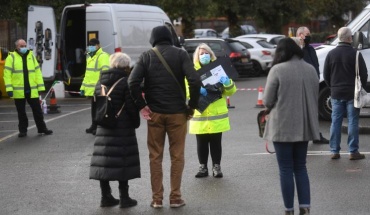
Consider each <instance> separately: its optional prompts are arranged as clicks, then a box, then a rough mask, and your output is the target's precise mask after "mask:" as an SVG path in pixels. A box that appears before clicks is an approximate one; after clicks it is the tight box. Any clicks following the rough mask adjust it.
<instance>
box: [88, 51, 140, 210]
mask: <svg viewBox="0 0 370 215" xmlns="http://www.w3.org/2000/svg"><path fill="white" fill-rule="evenodd" d="M130 61H131V59H130V57H129V56H128V55H126V54H123V53H114V54H112V55H111V56H110V67H111V69H109V71H107V72H103V73H102V74H101V78H100V81H99V82H98V83H97V85H96V88H95V95H100V93H101V84H102V85H105V86H106V87H107V89H110V87H111V86H112V85H113V84H114V83H115V82H116V81H117V80H119V79H120V78H123V79H122V80H121V81H120V82H119V83H118V84H117V85H116V87H115V88H114V90H113V91H112V93H111V94H110V97H111V99H112V104H113V106H114V109H115V110H117V112H118V111H119V110H120V109H121V108H122V106H123V105H124V106H123V110H122V112H121V114H120V115H119V118H118V123H117V126H116V127H115V128H104V127H102V126H98V128H97V132H96V137H95V143H94V152H93V155H92V158H91V164H90V179H95V180H99V181H100V188H101V195H102V197H101V204H100V206H101V207H110V206H115V205H118V204H120V207H121V208H126V207H131V206H135V205H137V201H136V200H134V199H131V198H130V197H129V194H128V188H129V186H128V180H130V179H134V178H140V177H141V175H140V159H139V148H138V144H137V138H136V131H135V129H136V128H138V127H139V126H140V116H139V110H138V109H137V107H136V105H135V103H134V101H133V100H132V98H131V96H130V92H129V89H128V85H127V78H128V76H129V73H130V67H129V65H130ZM109 181H118V182H119V187H118V188H119V193H120V200H118V199H115V198H114V197H113V196H112V194H111V188H110V185H109Z"/></svg>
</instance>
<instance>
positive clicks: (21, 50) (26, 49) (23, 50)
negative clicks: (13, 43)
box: [19, 47, 28, 54]
mask: <svg viewBox="0 0 370 215" xmlns="http://www.w3.org/2000/svg"><path fill="white" fill-rule="evenodd" d="M27 51H28V48H26V47H22V48H20V49H19V52H20V53H22V54H24V53H26V52H27Z"/></svg>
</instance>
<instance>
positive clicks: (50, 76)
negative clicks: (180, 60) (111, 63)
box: [27, 3, 180, 95]
mask: <svg viewBox="0 0 370 215" xmlns="http://www.w3.org/2000/svg"><path fill="white" fill-rule="evenodd" d="M27 24H28V31H27V43H28V45H29V48H30V49H33V51H34V54H35V56H36V58H37V59H38V61H39V63H40V66H41V70H42V73H43V77H44V80H45V83H46V84H49V85H50V83H53V81H54V80H63V81H64V83H65V89H66V90H68V91H79V88H80V86H81V83H82V80H83V77H84V74H85V68H86V46H87V43H88V41H89V39H91V38H98V39H99V41H100V45H101V46H102V48H103V50H104V51H105V52H107V53H110V54H112V53H114V52H124V53H127V54H128V55H129V56H130V57H131V59H132V65H131V66H133V65H134V64H135V62H136V61H137V60H138V57H139V56H140V54H141V53H142V52H144V51H146V50H148V49H150V48H151V45H150V43H149V38H150V34H151V31H152V29H153V28H154V27H156V26H159V25H166V26H168V27H169V29H170V31H171V32H172V34H173V41H174V44H175V45H176V46H178V47H180V43H179V39H178V37H177V35H176V32H175V30H174V28H173V26H172V24H171V21H170V19H169V18H168V16H167V15H166V13H165V12H164V11H163V10H162V9H160V8H159V7H156V6H148V5H138V4H104V3H101V4H78V5H68V6H66V7H65V8H64V10H63V13H62V16H61V20H60V26H59V32H58V33H57V32H56V21H55V16H54V11H53V9H52V8H51V7H44V6H35V5H31V6H29V8H28V23H27ZM71 95H73V94H71ZM77 95H78V94H77Z"/></svg>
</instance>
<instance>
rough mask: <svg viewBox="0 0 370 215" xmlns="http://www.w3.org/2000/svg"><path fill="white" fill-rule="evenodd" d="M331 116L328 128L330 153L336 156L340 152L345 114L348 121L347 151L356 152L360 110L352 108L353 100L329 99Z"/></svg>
mask: <svg viewBox="0 0 370 215" xmlns="http://www.w3.org/2000/svg"><path fill="white" fill-rule="evenodd" d="M331 106H332V110H333V111H332V114H331V127H330V142H329V144H330V151H331V152H332V153H336V154H338V153H339V151H340V149H341V148H340V141H341V128H342V122H343V118H344V116H345V114H346V113H347V119H348V131H347V132H348V150H349V152H350V153H357V152H358V134H359V133H358V132H359V131H358V120H359V114H360V109H359V108H355V107H354V106H353V100H349V101H347V100H340V99H331Z"/></svg>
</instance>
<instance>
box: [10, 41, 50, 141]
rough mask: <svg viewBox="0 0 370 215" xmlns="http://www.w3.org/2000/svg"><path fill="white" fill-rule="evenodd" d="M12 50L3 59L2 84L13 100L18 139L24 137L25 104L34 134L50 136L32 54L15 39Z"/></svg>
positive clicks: (40, 86)
mask: <svg viewBox="0 0 370 215" xmlns="http://www.w3.org/2000/svg"><path fill="white" fill-rule="evenodd" d="M15 47H16V49H15V51H14V52H10V53H9V55H8V57H7V58H6V59H5V67H4V83H5V89H6V92H7V93H8V95H9V97H11V98H13V99H14V103H15V106H16V108H17V112H18V121H19V124H18V130H19V134H18V137H25V136H27V128H28V118H27V114H26V101H27V103H28V104H29V105H30V107H31V109H32V113H33V118H34V120H35V123H36V127H37V131H38V133H39V134H46V135H49V134H52V133H53V131H52V130H49V129H47V127H46V124H45V121H44V115H43V113H42V109H41V106H40V101H39V91H44V90H45V86H44V80H43V79H42V73H41V69H40V66H39V64H38V62H37V60H36V58H35V56H34V55H33V52H32V51H30V50H28V48H27V43H26V41H24V40H23V39H18V40H17V41H16V42H15Z"/></svg>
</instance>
